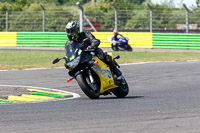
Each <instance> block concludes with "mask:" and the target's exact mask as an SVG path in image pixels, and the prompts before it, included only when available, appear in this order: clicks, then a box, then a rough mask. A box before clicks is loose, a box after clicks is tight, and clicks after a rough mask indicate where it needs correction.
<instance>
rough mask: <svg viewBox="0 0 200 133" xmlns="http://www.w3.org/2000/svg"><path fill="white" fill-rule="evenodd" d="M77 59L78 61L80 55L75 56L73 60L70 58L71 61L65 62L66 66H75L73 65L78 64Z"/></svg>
mask: <svg viewBox="0 0 200 133" xmlns="http://www.w3.org/2000/svg"><path fill="white" fill-rule="evenodd" d="M79 61H80V56H78V57H76V58H75V59H74V60H72V61H71V62H67V66H68V67H69V68H75V67H76V66H77V65H78V63H79Z"/></svg>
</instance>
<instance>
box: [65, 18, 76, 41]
mask: <svg viewBox="0 0 200 133" xmlns="http://www.w3.org/2000/svg"><path fill="white" fill-rule="evenodd" d="M65 32H66V34H67V37H68V39H69V40H73V39H76V37H77V36H78V34H79V33H80V31H79V22H77V21H71V22H69V23H67V25H66V27H65Z"/></svg>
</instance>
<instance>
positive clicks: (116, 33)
mask: <svg viewBox="0 0 200 133" xmlns="http://www.w3.org/2000/svg"><path fill="white" fill-rule="evenodd" d="M118 35H119V36H121V37H122V38H125V37H124V36H123V35H122V34H119V33H118V30H117V29H114V30H113V34H112V37H111V41H112V43H113V45H114V46H115V45H116V44H117V39H118V37H117V36H118Z"/></svg>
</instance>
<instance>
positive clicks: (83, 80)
mask: <svg viewBox="0 0 200 133" xmlns="http://www.w3.org/2000/svg"><path fill="white" fill-rule="evenodd" d="M76 80H77V82H78V84H79V86H80V88H81V89H82V91H83V92H84V93H85V95H87V96H88V97H89V98H90V99H98V98H99V96H100V92H99V90H100V89H99V84H98V81H97V80H95V83H94V84H92V83H91V82H90V80H89V77H88V75H87V74H85V73H81V74H79V75H78V76H76Z"/></svg>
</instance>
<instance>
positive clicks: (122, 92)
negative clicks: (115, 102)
mask: <svg viewBox="0 0 200 133" xmlns="http://www.w3.org/2000/svg"><path fill="white" fill-rule="evenodd" d="M112 92H113V94H114V95H115V96H117V97H118V98H123V97H125V96H126V95H128V92H129V87H128V84H127V82H126V80H125V79H122V83H121V85H120V86H119V87H117V88H115V89H113V90H112Z"/></svg>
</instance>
